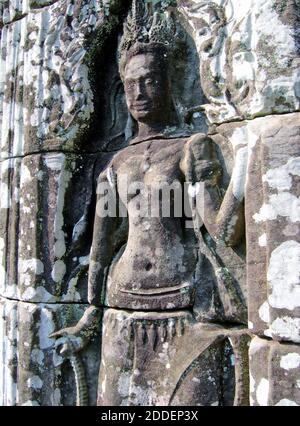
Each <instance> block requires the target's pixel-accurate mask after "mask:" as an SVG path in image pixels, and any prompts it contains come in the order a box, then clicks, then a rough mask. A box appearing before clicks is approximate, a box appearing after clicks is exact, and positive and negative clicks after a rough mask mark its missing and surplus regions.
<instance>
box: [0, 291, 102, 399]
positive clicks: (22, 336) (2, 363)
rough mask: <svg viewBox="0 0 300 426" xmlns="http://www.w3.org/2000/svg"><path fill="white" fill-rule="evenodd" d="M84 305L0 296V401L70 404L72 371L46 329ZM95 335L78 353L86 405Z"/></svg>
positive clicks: (72, 317) (93, 384)
mask: <svg viewBox="0 0 300 426" xmlns="http://www.w3.org/2000/svg"><path fill="white" fill-rule="evenodd" d="M86 308H87V305H79V304H35V303H24V302H15V301H11V300H7V299H3V298H1V299H0V310H1V314H0V337H1V345H0V372H1V373H0V388H1V389H2V391H1V394H0V398H1V399H0V405H75V402H76V392H74V389H75V388H76V384H75V378H74V371H73V370H72V367H71V365H70V362H69V361H68V360H66V361H65V362H63V359H62V358H61V357H60V356H59V355H58V353H57V351H56V350H55V339H50V338H49V334H50V333H51V332H53V331H54V330H55V329H56V328H57V327H63V326H65V325H66V324H69V323H70V322H72V321H76V320H78V319H79V318H80V317H81V315H82V314H83V312H84V310H85V309H86ZM99 337H100V336H99V333H98V337H96V338H95V340H94V342H93V344H92V345H90V346H89V347H88V348H87V349H86V350H84V351H83V352H81V354H80V355H79V357H80V358H81V360H82V363H83V365H84V370H85V371H84V374H85V379H84V380H85V381H86V386H87V388H88V394H89V404H90V405H95V404H96V392H97V380H95V378H96V377H97V376H98V368H99V354H100V341H99ZM82 377H83V376H82Z"/></svg>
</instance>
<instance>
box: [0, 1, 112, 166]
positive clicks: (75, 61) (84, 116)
mask: <svg viewBox="0 0 300 426" xmlns="http://www.w3.org/2000/svg"><path fill="white" fill-rule="evenodd" d="M19 3H20V2H18V4H19ZM23 3H24V7H25V3H27V2H23ZM43 3H44V4H45V2H43ZM48 3H50V2H48ZM35 5H36V6H37V4H36V2H35ZM107 20H109V18H107ZM104 21H105V19H104V14H103V10H102V9H101V8H100V5H99V2H98V1H88V0H78V1H76V2H75V3H74V2H73V1H58V2H55V3H54V4H53V5H50V6H49V7H45V8H42V9H37V10H36V11H31V12H29V13H28V14H26V15H25V16H24V17H23V18H22V19H18V20H17V21H16V22H13V23H11V24H9V25H5V26H4V27H3V29H2V33H1V64H0V69H1V77H0V82H1V84H0V104H1V112H2V114H1V124H0V126H1V157H2V158H6V157H9V156H20V155H24V154H27V153H31V152H37V151H40V150H57V149H64V150H68V151H70V150H74V149H76V148H77V150H78V143H79V141H78V136H79V134H80V135H82V134H83V132H84V131H85V130H88V128H89V125H90V121H91V115H92V113H93V111H94V103H93V92H92V88H91V84H90V80H89V68H88V66H87V62H88V61H87V53H88V50H87V47H86V42H87V38H88V37H90V36H91V34H92V33H93V31H95V29H96V26H98V27H101V25H104ZM114 22H115V21H114ZM105 23H106V21H105ZM111 25H112V27H113V24H111ZM90 47H91V46H90ZM98 48H99V49H101V46H98Z"/></svg>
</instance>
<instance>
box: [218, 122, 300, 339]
mask: <svg viewBox="0 0 300 426" xmlns="http://www.w3.org/2000/svg"><path fill="white" fill-rule="evenodd" d="M298 122H299V114H287V115H284V116H268V117H263V118H257V119H255V120H249V121H247V122H243V123H231V124H226V125H222V126H219V127H218V128H217V132H218V135H217V136H216V137H215V138H216V139H220V138H221V140H223V144H224V143H225V142H224V141H226V140H227V141H228V142H229V143H230V144H231V145H232V146H234V147H235V148H236V150H237V152H239V153H240V154H238V155H237V158H238V157H240V158H242V162H240V166H241V167H240V170H239V173H237V174H236V179H237V181H238V180H243V179H244V183H245V187H244V188H243V191H244V190H245V209H246V224H247V226H246V229H247V233H246V241H247V288H248V302H249V308H248V309H249V328H251V329H252V330H253V331H254V332H255V333H258V334H259V335H263V334H265V335H266V336H270V337H271V336H272V337H274V338H275V339H279V340H290V341H294V342H299V324H298V321H299V319H298V318H299V304H300V299H299V294H298V287H299V273H298V269H297V268H298V264H299V253H298V248H297V247H298V245H299V232H300V231H299V211H300V207H299V174H300V168H299V164H298V163H299V130H300V129H299V126H298V124H297V123H298ZM246 176H247V179H246ZM245 179H246V180H245ZM239 186H240V185H237V187H239ZM269 327H270V328H269Z"/></svg>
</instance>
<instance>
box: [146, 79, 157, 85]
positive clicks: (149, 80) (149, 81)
mask: <svg viewBox="0 0 300 426" xmlns="http://www.w3.org/2000/svg"><path fill="white" fill-rule="evenodd" d="M145 83H146V84H149V85H152V84H155V83H156V82H155V81H154V80H152V78H146V80H145Z"/></svg>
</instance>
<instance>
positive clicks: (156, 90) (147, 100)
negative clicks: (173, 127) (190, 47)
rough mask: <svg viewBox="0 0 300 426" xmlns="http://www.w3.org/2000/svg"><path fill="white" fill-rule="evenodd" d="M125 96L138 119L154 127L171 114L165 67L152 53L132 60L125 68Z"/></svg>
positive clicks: (140, 55) (131, 111)
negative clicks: (169, 111) (166, 115)
mask: <svg viewBox="0 0 300 426" xmlns="http://www.w3.org/2000/svg"><path fill="white" fill-rule="evenodd" d="M124 77H125V78H124V86H125V95H126V102H127V106H128V109H129V111H130V113H131V115H132V116H133V118H135V120H137V121H140V122H144V123H149V124H155V123H156V122H157V121H159V120H161V119H162V116H163V115H164V114H166V113H167V112H168V111H167V110H168V107H169V106H168V105H169V94H168V79H167V72H166V69H165V67H162V65H161V64H160V63H159V61H158V58H157V57H156V56H154V55H153V54H152V53H145V54H144V53H141V54H138V55H136V56H134V57H133V58H131V59H130V61H129V62H128V64H127V65H126V68H125V76H124Z"/></svg>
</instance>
